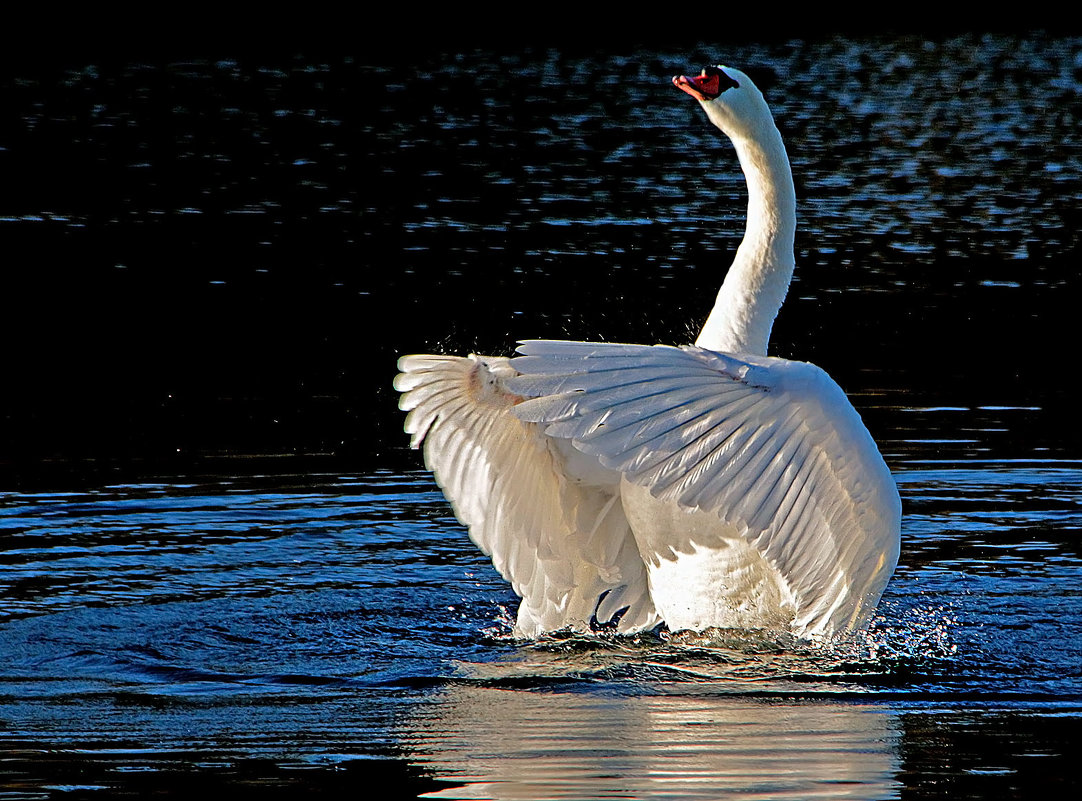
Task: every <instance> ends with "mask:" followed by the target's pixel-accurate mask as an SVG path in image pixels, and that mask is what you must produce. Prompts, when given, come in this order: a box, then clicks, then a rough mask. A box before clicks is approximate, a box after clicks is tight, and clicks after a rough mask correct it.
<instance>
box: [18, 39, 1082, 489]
mask: <svg viewBox="0 0 1082 801" xmlns="http://www.w3.org/2000/svg"><path fill="white" fill-rule="evenodd" d="M384 22H385V21H384ZM429 22H430V23H431V24H430V25H429V26H428V27H425V28H423V29H421V30H420V31H419V33H418V35H417V36H416V37H413V38H409V39H408V40H407V39H406V38H405V37H403V36H402V35H401V33H399V34H398V35H389V36H388V37H387V38H382V37H381V36H380V35H378V33H377V32H374V31H373V30H372V29H368V31H367V33H366V34H365V35H364V36H362V37H361V38H360V39H359V40H357V41H353V42H352V43H348V44H347V43H346V42H345V41H343V40H344V39H345V37H336V36H335V35H333V34H331V35H328V36H326V37H322V38H321V37H318V36H313V33H316V32H318V30H324V31H325V30H327V29H326V28H323V29H318V30H317V31H313V30H304V29H303V28H302V31H301V34H302V35H300V36H299V37H298V38H297V41H296V43H295V44H292V45H290V46H284V45H282V44H280V43H279V42H277V41H276V40H273V39H268V40H260V41H259V42H258V43H256V42H255V39H257V38H258V37H257V36H256V35H255V34H254V33H253V34H252V35H251V36H250V37H249V38H248V39H246V40H243V41H241V40H238V39H235V38H233V39H231V38H230V33H229V31H230V30H232V29H230V28H225V29H223V30H222V31H220V32H219V36H217V37H210V38H209V39H207V40H195V41H192V42H189V43H187V44H182V45H178V44H177V43H176V41H173V40H170V41H168V42H165V41H164V40H162V39H156V38H142V39H141V38H138V37H132V38H130V39H127V40H124V41H122V42H119V41H118V39H117V37H116V36H112V37H106V38H104V39H94V38H93V37H88V38H83V39H79V40H78V42H76V43H74V44H72V42H71V41H70V40H65V41H64V42H61V43H58V42H57V41H52V42H51V45H52V46H50V47H45V48H37V47H35V46H24V47H21V48H16V49H15V50H10V49H9V50H8V51H7V54H6V56H5V61H4V63H3V71H2V73H0V252H2V253H3V260H2V263H0V280H2V282H3V284H2V286H3V289H2V294H0V298H2V301H0V302H2V303H3V313H2V315H0V337H2V341H3V342H4V343H5V362H6V364H5V369H4V373H3V376H4V377H3V387H4V388H3V392H2V393H0V481H3V483H4V484H5V485H9V486H15V487H29V486H36V485H39V484H50V483H66V482H73V481H74V482H83V481H91V482H99V481H109V480H116V479H119V478H126V477H133V476H141V475H154V474H185V473H190V472H207V471H212V472H245V471H252V470H255V471H265V470H272V471H274V470H311V469H330V470H368V469H373V468H377V467H397V466H409V465H416V464H417V463H418V461H417V459H416V458H415V457H414V456H413V455H411V454H409V453H408V452H406V451H405V448H404V444H405V442H404V439H405V438H404V436H402V435H401V434H400V427H401V415H400V414H399V413H398V412H397V410H396V408H395V406H396V397H395V393H394V392H393V390H392V389H391V387H390V381H391V379H392V378H393V375H394V362H395V359H396V358H397V356H398V355H400V354H401V353H404V352H413V351H425V350H437V351H443V350H446V351H450V352H465V351H469V350H476V351H478V352H491V353H506V352H509V351H510V349H511V348H513V345H514V342H515V341H516V340H518V339H521V338H528V337H568V338H594V339H596V338H603V339H609V340H631V341H659V342H673V343H681V342H685V341H688V340H689V339H691V338H693V335H694V331H695V330H696V329H697V326H698V324H699V323H700V321H701V320H702V319H704V318H705V315H706V312H707V311H708V310H709V307H710V303H711V302H712V298H713V293H714V291H715V290H716V286H717V283H718V282H719V281H720V278H721V267H722V266H723V265H724V264H726V263H727V260H728V258H729V256H728V255H727V254H730V253H731V251H732V249H733V248H735V245H736V244H737V242H738V241H739V235H740V231H741V228H742V214H743V204H744V199H743V187H742V184H741V182H740V177H739V173H738V170H737V165H736V162H735V159H734V158H732V154H731V150H729V149H728V148H727V145H726V143H724V142H722V141H720V140H719V139H718V135H717V133H716V132H715V131H713V129H711V128H709V126H708V125H706V123H705V121H704V120H703V119H702V118H701V113H700V112H699V111H698V109H697V108H695V106H694V104H690V103H687V102H685V101H686V100H687V98H685V97H683V96H676V95H674V94H673V91H674V90H672V88H671V87H670V86H668V85H667V82H668V76H670V75H671V74H673V73H674V72H678V71H688V70H693V69H696V68H697V66H698V65H700V64H703V63H713V62H714V61H716V60H718V58H719V54H718V51H723V52H728V53H734V52H735V53H737V54H738V55H739V56H740V57H741V58H740V59H732V60H733V61H734V63H735V62H737V61H739V62H740V63H741V64H743V63H744V62H745V61H747V62H749V63H750V62H761V64H762V66H763V67H765V69H764V70H762V72H761V73H760V75H761V76H762V81H761V82H762V83H764V86H765V87H766V89H767V95H768V98H770V100H771V102H772V104H773V105H774V108H775V111H776V113H777V114H778V116H779V125H780V126H781V128H782V131H783V134H784V135H785V136H786V139H787V142H788V144H789V148H790V155H791V158H792V160H793V162H794V168H795V172H796V174H797V182H798V194H799V196H800V198H801V230H800V235H799V238H798V243H797V249H798V254H797V255H798V268H797V283H796V284H795V285H794V290H793V291H792V292H791V293H790V298H789V301H788V303H787V305H786V307H785V308H784V310H783V312H782V314H781V316H780V318H779V321H778V324H777V326H776V327H775V335H774V339H773V345H772V352H773V353H775V354H777V355H781V356H787V357H792V358H800V359H806V360H810V361H815V362H817V363H819V364H820V365H822V366H824V367H825V368H826V369H828V370H829V371H830V372H831V373H832V374H833V375H834V376H835V378H837V379H838V380H839V382H840V383H841V384H842V386H843V387H845V388H846V389H847V390H849V391H850V392H851V393H853V394H854V398H855V400H856V402H857V405H858V408H861V410H862V412H863V413H864V414H865V416H866V418H867V419H868V421H869V425H870V426H872V428H873V432H874V433H876V435H877V437H879V438H880V439H883V438H885V439H887V440H890V439H892V438H893V439H895V440H897V441H899V442H900V441H902V440H904V432H902V431H901V430H900V428H899V426H901V425H902V423H900V422H898V420H897V419H895V418H889V417H888V416H883V418H882V419H878V418H877V415H879V414H880V413H879V412H877V409H879V408H881V407H882V406H884V405H885V406H899V405H902V406H906V405H908V406H921V405H935V404H937V403H943V404H953V405H971V406H981V405H997V404H1002V405H1012V404H1016V405H1032V406H1033V407H1034V412H1033V414H1031V415H1026V416H1025V417H1024V419H1021V418H1020V419H1019V420H1018V421H1017V422H1016V425H1015V426H1014V427H1013V430H1012V431H1009V432H1004V433H1003V435H1002V437H1003V439H1002V441H1001V442H1000V443H999V445H1000V446H1002V447H1005V448H1006V449H1007V450H1006V451H1005V452H1006V453H1007V454H1012V453H1017V454H1020V455H1031V454H1032V453H1033V452H1034V449H1035V448H1036V449H1037V450H1040V451H1041V452H1051V453H1053V454H1059V455H1075V456H1077V453H1078V451H1077V445H1078V441H1079V440H1078V434H1077V431H1076V430H1075V429H1076V426H1074V425H1073V423H1072V421H1073V415H1074V405H1075V404H1074V391H1073V386H1067V385H1068V384H1069V383H1071V382H1070V381H1069V380H1067V379H1065V376H1066V375H1068V374H1069V373H1068V371H1066V370H1065V369H1064V367H1065V365H1066V364H1069V363H1071V361H1073V357H1072V356H1071V355H1070V353H1071V351H1072V350H1073V348H1074V346H1075V344H1076V343H1077V339H1078V337H1077V326H1076V320H1075V319H1074V318H1073V315H1074V314H1075V309H1076V308H1077V302H1078V299H1079V279H1078V270H1077V264H1078V263H1079V230H1080V226H1079V216H1080V213H1079V211H1078V209H1079V205H1078V199H1079V186H1080V179H1079V175H1078V170H1077V163H1078V150H1077V137H1076V136H1073V134H1070V133H1069V132H1072V131H1077V130H1078V121H1079V116H1080V114H1082V103H1080V100H1079V97H1078V94H1077V91H1075V90H1073V89H1072V88H1071V87H1070V86H1065V85H1063V84H1062V83H1060V84H1057V83H1056V80H1055V79H1056V78H1057V77H1058V76H1057V75H1056V74H1053V73H1054V67H1048V66H1047V65H1044V66H1042V65H1041V64H1036V65H1031V66H1027V58H1026V57H1025V55H1024V53H1023V54H1019V53H1017V52H1016V51H1017V48H1015V47H1014V45H1013V44H1012V40H1011V37H1010V36H1009V35H1005V34H995V35H994V36H998V37H1000V38H999V39H993V40H992V41H991V42H990V40H989V39H988V34H985V33H969V32H967V33H963V34H959V33H958V32H957V31H955V30H953V29H946V30H944V29H939V30H935V31H927V30H923V29H919V28H918V29H909V30H900V31H896V32H893V33H889V34H873V33H871V32H867V31H861V30H848V31H845V32H843V33H844V35H838V34H836V33H834V32H831V31H827V30H824V29H823V28H822V26H820V27H811V28H808V29H807V32H808V37H807V38H805V39H802V40H791V39H788V38H787V35H788V34H790V33H791V30H792V28H791V27H789V28H782V29H778V30H775V31H774V34H773V35H772V36H759V37H758V38H756V39H752V40H749V39H748V36H747V35H746V34H745V33H741V34H739V35H737V34H730V35H728V36H727V37H721V38H719V39H718V40H716V41H711V42H709V43H703V42H700V41H695V40H692V39H690V38H686V39H680V38H676V39H673V38H669V39H667V40H666V41H665V43H664V46H656V47H653V48H650V49H646V48H643V47H642V46H641V45H632V46H629V45H627V44H626V43H622V44H621V45H618V44H617V43H615V42H614V40H615V39H618V38H619V37H617V36H615V35H614V34H613V35H610V36H600V37H598V39H597V40H596V41H592V42H590V43H584V42H581V41H568V40H567V38H565V39H563V40H560V39H558V38H550V39H546V38H545V36H546V33H548V34H549V35H551V31H550V30H549V29H546V28H545V27H544V26H541V27H540V28H538V31H536V32H535V37H534V38H530V37H527V36H524V35H523V36H519V37H518V38H515V37H512V38H510V39H507V38H503V39H501V38H499V37H492V36H489V37H485V36H482V35H479V34H476V33H474V34H473V35H471V34H469V33H468V32H467V33H464V34H463V36H462V37H461V39H458V40H455V41H454V42H450V41H447V40H443V39H440V37H439V36H438V35H437V32H438V28H439V26H438V25H437V24H436V23H435V22H433V21H432V20H429ZM436 22H438V21H436ZM188 24H189V25H190V24H191V21H190V20H189V21H188ZM376 27H378V26H376ZM99 30H100V29H99ZM179 30H182V31H183V30H186V28H185V27H184V25H183V24H182V25H181V26H180V29H179ZM280 30H281V29H280V28H279V29H278V31H279V32H280ZM332 30H333V26H332ZM395 30H399V29H398V28H395ZM610 34H612V32H611V31H610ZM66 35H67V36H71V35H72V32H71V31H70V30H69V31H67V32H66ZM854 36H856V37H863V39H862V41H867V39H868V37H870V36H871V37H873V38H874V37H876V36H878V37H879V38H880V39H881V41H882V43H883V52H884V58H883V62H867V61H864V62H861V61H860V60H859V59H858V60H855V61H854V60H852V59H849V58H848V56H847V55H846V53H845V42H846V41H847V38H846V37H854ZM1021 38H1022V39H1023V40H1025V41H1028V42H1033V41H1035V42H1036V44H1033V45H1032V46H1033V47H1034V48H1035V49H1036V50H1037V51H1038V52H1044V51H1048V52H1051V53H1052V54H1053V56H1055V55H1056V54H1057V53H1059V57H1060V61H1059V62H1058V63H1064V62H1063V59H1065V58H1069V56H1070V54H1069V52H1066V51H1064V52H1060V51H1063V48H1064V47H1067V46H1066V45H1064V41H1065V40H1064V39H1063V38H1062V37H1060V36H1058V35H1056V34H1052V33H1040V32H1032V31H1030V32H1027V33H1025V34H1024V35H1023V36H1022V37H1021ZM407 41H408V42H409V46H408V47H407V46H406V42H407ZM809 41H811V42H813V43H815V42H817V43H818V44H819V51H821V53H826V56H822V55H821V53H820V55H819V56H817V57H818V58H825V59H826V61H824V62H821V63H817V62H815V61H813V60H811V56H808V55H805V54H804V53H803V51H802V50H801V48H802V47H803V46H804V45H801V44H799V43H800V42H803V43H804V44H805V45H806V43H807V42H809ZM959 42H960V43H959ZM944 43H949V44H946V45H945V44H944ZM24 44H25V43H24ZM1057 48H1059V49H1058V50H1057ZM1067 49H1068V50H1069V47H1068V48H1067ZM813 51H814V48H812V49H811V50H809V51H808V52H813ZM958 52H961V53H968V54H970V56H971V57H972V66H971V67H969V73H968V75H967V73H966V70H965V68H963V69H962V70H961V75H962V76H963V79H965V83H964V84H963V85H955V86H949V85H928V84H926V83H924V81H926V77H925V76H926V75H928V74H932V73H931V72H930V71H934V69H935V68H936V67H937V63H935V62H937V61H944V60H950V59H952V58H957V53H958ZM584 59H585V62H584V61H583V60H584ZM890 59H894V60H895V62H896V63H900V64H902V66H900V67H897V66H896V67H893V68H892V69H890V70H886V69H885V67H884V63H885V62H887V61H890ZM1053 61H1055V58H1053ZM926 62H929V63H926ZM583 63H586V64H587V65H588V66H590V67H591V69H590V70H589V71H587V72H585V73H584V72H583V70H582V64H583ZM1030 63H1031V62H1030ZM907 65H908V66H907ZM840 70H845V71H846V74H845V76H844V79H842V78H841V77H840V72H839V71H840ZM1078 71H1079V68H1077V67H1076V68H1074V73H1073V75H1074V79H1075V80H1077V78H1078ZM839 81H841V85H842V87H843V92H842V93H841V94H839V91H838V88H837V84H838V83H839ZM770 84H774V85H773V86H771V85H770ZM952 96H956V97H955V99H956V100H958V101H960V103H961V106H962V108H961V111H959V110H958V109H957V108H954V110H953V111H951V110H950V108H951V107H950V106H947V105H942V104H943V103H944V101H945V99H950V98H951V97H952ZM854 97H857V98H860V97H863V98H865V99H866V101H867V102H868V103H870V104H873V105H874V104H877V103H885V104H888V105H889V104H890V103H894V102H905V103H909V104H911V106H912V112H913V114H912V118H911V119H909V120H906V119H905V117H904V115H902V120H903V122H902V123H900V126H901V127H896V128H891V127H890V125H891V124H896V123H890V122H889V120H888V122H887V123H884V120H887V119H888V117H887V114H886V113H879V112H877V111H876V110H875V109H874V108H873V109H872V110H871V111H867V110H866V109H865V110H864V111H861V110H860V104H859V103H858V102H856V101H854V99H853V98H854ZM637 104H639V105H638V106H637ZM641 104H671V106H672V107H673V109H678V111H674V112H673V113H674V114H678V115H679V116H674V117H671V118H670V120H671V121H672V122H673V123H674V124H673V125H672V127H671V128H666V127H664V126H662V127H661V128H657V127H656V123H651V124H654V125H655V127H653V128H643V127H641V123H640V122H639V121H638V120H637V118H636V117H635V112H636V109H637V107H641ZM935 104H940V106H942V108H943V109H946V111H940V112H934V111H929V109H930V108H936V107H937V106H936V105H935ZM1020 104H1021V105H1020ZM1026 104H1028V105H1026ZM854 110H856V111H854ZM937 114H938V116H937ZM561 116H564V117H566V118H568V119H570V120H571V122H570V123H569V124H564V123H560V124H555V125H554V124H552V122H551V121H552V120H553V119H554V118H560V117H561ZM884 126H886V127H884ZM997 130H998V131H1004V132H1007V133H1008V134H1009V137H1010V138H1011V141H1010V142H1009V143H1007V144H1006V145H1004V143H1003V142H1001V141H999V139H998V137H997V134H996V131H997ZM884 131H886V133H887V134H888V135H889V136H891V137H896V139H891V138H884ZM1064 132H1068V134H1067V135H1066V138H1065V134H1064ZM1005 146H1006V147H1008V148H1010V149H1009V150H1007V151H1006V152H1004V147H1005ZM1050 153H1051V154H1052V155H1050ZM907 159H909V161H908V162H907ZM1050 159H1053V160H1055V161H1056V162H1057V163H1061V168H1060V169H1059V171H1058V172H1050V171H1049V170H1048V169H1046V162H1047V161H1048V160H1050ZM877 165H878V166H877ZM1062 165H1066V166H1062ZM673 175H677V176H683V178H682V179H673V177H672V176H673ZM838 176H842V177H843V178H845V180H846V181H848V182H849V184H850V186H849V187H848V188H845V189H844V190H839V189H838V186H837V184H833V185H832V184H831V180H834V179H837V177H838ZM865 178H866V179H867V182H865V180H864V179H865ZM643 181H645V182H646V184H645V185H646V187H647V188H646V189H645V190H644V189H643V186H644V184H643ZM674 181H675V182H674ZM658 187H661V189H662V190H666V189H672V188H673V187H675V189H676V190H677V191H675V192H673V193H672V194H666V193H664V192H661V193H660V194H659V190H658ZM989 198H992V201H989ZM990 206H994V207H995V209H994V210H992V211H990V210H989V207H990ZM915 210H920V211H921V213H922V214H923V213H924V212H927V215H926V216H921V214H915V213H914V211H915ZM700 211H701V212H702V213H701V214H700V213H699V212H700ZM711 217H714V218H715V220H718V219H720V221H715V222H712V223H710V224H709V225H708V224H707V223H708V222H709V220H710V218H711ZM885 218H891V219H892V220H893V221H891V220H888V221H886V222H884V219H885ZM685 221H686V222H685ZM866 395H867V396H869V397H872V398H873V399H872V400H861V399H862V398H863V397H864V396H866ZM884 398H885V400H884ZM897 447H898V448H899V449H900V448H902V446H901V445H899V446H897ZM1049 449H1051V451H1049ZM903 455H904V454H903Z"/></svg>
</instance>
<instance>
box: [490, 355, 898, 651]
mask: <svg viewBox="0 0 1082 801" xmlns="http://www.w3.org/2000/svg"><path fill="white" fill-rule="evenodd" d="M519 353H520V354H522V355H521V356H520V357H518V358H515V359H513V360H512V361H511V366H512V367H513V368H514V370H515V371H516V372H518V373H520V374H521V375H519V376H517V377H514V378H512V379H510V380H509V381H508V384H507V385H508V388H509V389H510V390H511V391H513V392H515V393H517V394H519V395H521V396H523V397H526V398H531V400H527V401H525V402H523V403H521V404H519V405H517V406H516V407H515V410H514V411H515V414H516V415H517V416H518V418H519V419H521V420H523V421H525V422H529V423H535V424H538V425H541V426H543V427H544V429H543V430H544V432H545V434H546V435H548V436H550V437H554V438H560V439H566V440H569V441H570V442H572V443H573V445H574V447H575V448H577V449H579V450H581V451H582V452H584V453H586V454H592V455H595V456H597V457H598V458H599V459H600V461H601V463H602V464H603V465H604V466H605V467H608V468H611V469H613V470H616V471H619V472H620V473H622V474H624V476H625V477H626V478H627V479H628V480H629V481H631V482H633V483H636V484H638V485H641V486H643V487H646V488H648V489H649V490H650V492H651V494H652V495H654V496H655V497H657V498H660V499H663V500H671V501H672V502H673V503H676V504H679V505H680V506H682V507H685V508H688V509H700V510H706V511H709V512H713V513H716V514H717V515H718V516H719V517H720V518H721V519H722V520H723V521H724V522H726V523H728V524H731V525H733V526H734V527H736V529H737V530H738V531H740V532H741V534H742V535H743V536H744V538H745V539H746V540H747V541H748V542H749V543H751V544H752V545H754V546H755V547H756V548H758V549H759V551H760V552H761V553H762V554H763V555H764V557H765V558H766V559H767V560H768V561H770V562H771V563H772V564H773V565H774V567H775V568H776V569H777V570H778V571H779V572H780V573H781V575H782V576H783V577H784V578H785V579H786V581H787V582H788V584H789V586H790V588H791V589H792V591H793V593H794V595H795V597H796V600H797V604H798V611H797V617H796V620H795V621H794V624H793V626H794V629H795V630H797V631H798V632H801V633H805V634H827V635H829V634H832V633H834V632H837V631H843V630H847V629H851V628H854V627H856V626H859V625H860V624H861V623H862V622H863V621H864V620H865V619H866V618H867V616H868V615H870V614H871V612H872V610H873V609H874V608H875V605H876V603H877V602H878V600H879V597H880V595H881V594H882V592H883V589H884V587H885V586H886V583H887V580H888V579H889V578H890V575H891V573H892V572H893V570H894V567H895V564H896V562H897V559H898V530H899V525H900V517H901V503H900V501H899V498H898V491H897V487H896V486H895V484H894V480H893V478H892V477H891V475H890V471H889V470H888V469H887V467H886V464H885V463H884V462H883V458H882V456H880V454H879V451H878V450H877V448H876V446H875V443H874V441H873V440H872V438H871V435H870V434H869V433H868V431H867V429H866V428H865V427H864V424H863V422H862V421H861V419H860V416H859V415H858V414H857V412H856V410H855V409H854V408H853V407H852V405H851V404H850V403H849V400H848V399H847V398H846V396H845V394H844V393H843V392H842V390H841V388H839V387H838V385H837V384H836V383H834V381H833V380H832V379H831V378H830V377H829V376H828V375H827V374H826V373H825V372H823V371H822V370H820V369H819V368H817V367H815V366H814V365H811V364H807V363H804V362H792V361H787V360H785V359H775V358H769V357H757V356H744V355H741V356H739V357H735V356H731V355H727V354H722V353H715V352H713V351H707V350H703V349H701V348H696V347H685V348H673V347H667V346H661V345H658V346H646V345H612V344H591V343H582V342H549V341H529V342H526V343H523V345H522V346H521V347H520V348H519Z"/></svg>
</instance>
